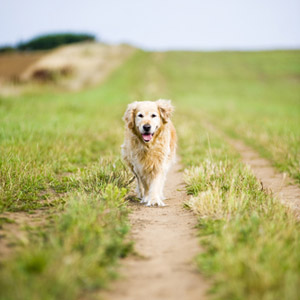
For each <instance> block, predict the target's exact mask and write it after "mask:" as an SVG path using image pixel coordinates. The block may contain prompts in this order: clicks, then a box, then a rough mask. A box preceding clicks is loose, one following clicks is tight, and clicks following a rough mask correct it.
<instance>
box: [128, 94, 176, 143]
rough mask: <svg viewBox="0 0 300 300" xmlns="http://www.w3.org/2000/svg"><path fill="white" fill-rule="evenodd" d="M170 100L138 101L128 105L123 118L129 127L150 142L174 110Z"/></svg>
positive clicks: (144, 140) (146, 141)
mask: <svg viewBox="0 0 300 300" xmlns="http://www.w3.org/2000/svg"><path fill="white" fill-rule="evenodd" d="M173 109H174V108H173V106H172V104H171V101H170V100H162V99H160V100H157V101H155V102H153V101H136V102H133V103H131V104H129V105H128V107H127V110H126V112H125V114H124V117H123V120H124V121H125V122H126V124H127V126H128V128H129V129H131V130H132V131H133V132H134V133H135V134H138V135H140V137H141V138H142V140H143V142H145V143H149V142H151V140H152V138H153V137H154V136H155V134H156V133H157V132H158V131H159V129H160V128H161V127H162V126H163V125H164V124H166V123H167V122H168V121H169V119H170V117H171V114H172V112H173Z"/></svg>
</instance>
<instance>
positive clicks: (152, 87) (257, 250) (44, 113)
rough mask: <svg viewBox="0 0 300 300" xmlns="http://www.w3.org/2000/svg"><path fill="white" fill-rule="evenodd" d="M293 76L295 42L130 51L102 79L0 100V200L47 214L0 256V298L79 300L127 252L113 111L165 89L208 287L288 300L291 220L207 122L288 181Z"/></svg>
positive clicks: (298, 108) (293, 249) (295, 236)
mask: <svg viewBox="0 0 300 300" xmlns="http://www.w3.org/2000/svg"><path fill="white" fill-rule="evenodd" d="M299 79H300V52H299V51H282V52H281V51H274V52H261V53H240V52H237V53H233V52H224V53H222V52H221V53H193V52H167V53H145V52H142V51H139V52H137V53H136V54H135V55H134V56H133V57H132V58H130V60H129V61H128V62H127V63H126V64H125V65H123V66H122V67H121V68H120V69H119V70H117V71H116V72H114V74H113V75H112V76H111V77H110V78H109V80H107V81H106V82H105V83H104V84H103V85H102V86H100V87H96V88H92V89H89V90H85V91H82V92H79V93H64V94H62V93H58V92H55V91H52V92H47V93H46V92H45V93H43V94H40V93H39V94H35V93H31V94H27V95H23V96H18V97H12V98H1V99H0V107H1V109H0V120H1V121H0V122H1V127H0V140H1V145H0V151H1V161H0V180H1V182H0V184H1V186H0V188H1V189H0V209H1V211H2V212H5V211H10V212H12V213H13V212H15V211H25V212H28V213H30V212H32V211H33V210H36V209H42V210H47V211H48V210H50V211H51V212H52V215H53V217H52V218H51V221H50V222H49V225H48V226H46V227H45V228H39V229H37V230H33V232H31V233H30V241H31V242H30V243H27V244H24V245H23V246H20V248H19V251H18V252H16V254H15V256H13V257H12V259H8V260H6V261H5V262H4V263H2V266H1V270H0V290H1V291H2V292H1V296H0V298H1V299H37V297H38V295H40V293H41V291H43V299H57V298H59V299H77V298H78V297H80V295H82V293H83V292H86V291H93V290H94V289H96V288H99V287H103V286H104V285H105V284H106V283H107V281H108V280H109V279H111V278H113V277H114V276H115V274H116V273H115V270H116V269H115V266H116V264H117V261H118V258H120V257H123V256H125V255H126V254H127V253H128V252H130V250H131V243H130V242H128V240H126V233H127V232H128V230H129V226H128V221H127V214H128V208H127V204H126V201H125V200H124V198H125V195H126V193H127V192H128V189H129V185H128V183H129V181H130V178H131V175H130V174H129V173H128V171H127V170H126V169H125V167H124V166H123V164H122V163H121V162H120V160H119V150H120V149H119V146H120V145H121V143H122V139H123V135H122V134H123V124H122V121H121V116H122V114H123V112H124V110H125V108H126V105H127V103H129V102H131V101H133V100H138V99H143V100H144V99H157V98H171V99H172V100H173V101H174V104H175V106H176V113H175V116H174V122H175V125H176V128H177V130H178V135H179V143H180V149H179V152H180V155H181V156H182V158H183V164H184V165H185V167H186V171H185V172H186V183H187V191H188V192H189V193H190V194H192V195H193V197H192V198H191V201H190V202H189V203H187V206H189V207H190V208H191V209H192V210H194V211H195V213H197V214H199V234H200V235H201V236H202V238H201V243H202V244H203V245H204V247H205V249H206V251H205V252H204V253H203V254H201V255H200V256H199V258H198V263H199V270H200V272H202V273H205V274H208V275H209V276H211V278H212V282H213V284H212V290H213V292H214V296H215V297H217V298H218V299H296V297H297V288H298V286H299V284H300V275H299V274H300V261H299V256H298V255H297V254H298V253H299V250H300V237H299V223H298V222H297V220H296V219H295V218H294V216H293V215H292V214H291V213H290V212H289V211H287V209H286V208H285V207H283V206H281V205H280V204H278V203H277V202H276V201H274V199H273V198H272V196H271V195H270V194H269V193H267V192H266V191H264V190H261V187H260V186H259V185H258V183H257V181H256V180H255V178H254V177H253V175H252V174H251V172H250V171H249V170H248V169H247V168H245V166H243V165H242V163H241V162H240V159H239V156H238V154H237V153H235V151H234V150H233V149H231V148H230V146H229V145H227V144H226V143H225V142H224V140H222V139H221V138H220V137H217V136H215V133H213V132H209V133H207V131H206V129H205V124H206V123H207V122H211V123H213V124H215V126H216V127H217V128H219V129H220V130H222V131H224V132H225V133H227V134H229V135H232V136H234V137H237V138H241V139H243V140H244V141H245V142H246V143H248V144H249V145H251V146H253V147H254V148H255V149H257V151H259V153H260V154H261V155H262V156H264V157H266V158H268V159H269V160H270V161H271V162H272V163H273V164H274V166H276V167H277V168H278V169H279V170H281V171H284V172H288V173H289V174H290V175H291V176H292V177H293V178H294V179H295V180H296V181H297V182H298V183H299V181H300V173H299V170H300V165H299V161H300V151H299V145H300V129H299V125H298V124H299V120H300V97H299V95H300V86H299ZM31 231H32V230H31ZM82 237H84V238H82ZM16 285H18V286H20V288H19V289H18V290H15V289H13V288H12V287H13V286H16ZM53 287H55V288H53Z"/></svg>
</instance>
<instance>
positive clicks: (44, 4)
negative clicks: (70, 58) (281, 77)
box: [0, 0, 300, 50]
mask: <svg viewBox="0 0 300 300" xmlns="http://www.w3.org/2000/svg"><path fill="white" fill-rule="evenodd" d="M62 31H63V32H69V31H75V32H77V31H80V32H89V33H93V34H95V35H96V36H97V38H98V39H99V40H102V41H105V42H110V43H120V42H127V43H130V44H134V45H136V46H140V47H142V48H145V49H154V50H157V49H159V50H166V49H191V50H197V49H198V50H221V49H241V50H243V49H270V48H275V49H276V48H300V0H182V1H179V0H106V1H102V0H84V1H78V0H49V1H48V0H24V1H22V0H1V5H0V45H4V44H16V43H17V42H19V41H21V40H23V41H24V40H28V39H30V38H32V37H33V36H36V35H39V34H43V33H49V32H62Z"/></svg>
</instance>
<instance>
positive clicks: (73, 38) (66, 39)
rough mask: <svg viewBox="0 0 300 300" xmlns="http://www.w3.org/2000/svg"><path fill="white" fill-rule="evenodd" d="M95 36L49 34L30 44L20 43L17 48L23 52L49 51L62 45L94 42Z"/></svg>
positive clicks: (31, 41)
mask: <svg viewBox="0 0 300 300" xmlns="http://www.w3.org/2000/svg"><path fill="white" fill-rule="evenodd" d="M94 40H95V36H93V35H91V34H74V33H60V34H48V35H42V36H38V37H36V38H33V39H32V40H30V41H29V42H25V43H20V44H19V45H18V46H17V49H18V50H21V51H28V50H29V51H32V50H48V49H53V48H56V47H58V46H61V45H65V44H72V43H78V42H83V41H94Z"/></svg>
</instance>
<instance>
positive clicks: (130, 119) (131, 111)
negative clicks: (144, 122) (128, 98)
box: [123, 101, 137, 129]
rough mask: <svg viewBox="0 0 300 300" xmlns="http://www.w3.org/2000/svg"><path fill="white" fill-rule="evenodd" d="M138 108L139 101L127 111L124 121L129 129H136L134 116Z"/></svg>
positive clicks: (129, 106)
mask: <svg viewBox="0 0 300 300" xmlns="http://www.w3.org/2000/svg"><path fill="white" fill-rule="evenodd" d="M136 107H137V101H135V102H133V103H130V104H128V106H127V110H126V111H125V114H124V116H123V120H124V122H125V123H126V124H127V126H128V128H129V129H132V128H133V127H134V116H135V110H136Z"/></svg>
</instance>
